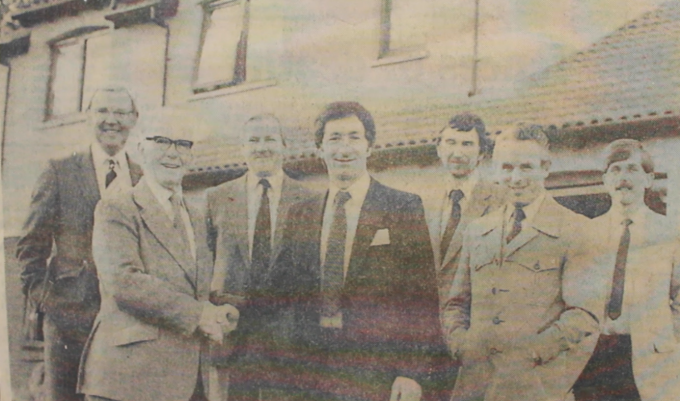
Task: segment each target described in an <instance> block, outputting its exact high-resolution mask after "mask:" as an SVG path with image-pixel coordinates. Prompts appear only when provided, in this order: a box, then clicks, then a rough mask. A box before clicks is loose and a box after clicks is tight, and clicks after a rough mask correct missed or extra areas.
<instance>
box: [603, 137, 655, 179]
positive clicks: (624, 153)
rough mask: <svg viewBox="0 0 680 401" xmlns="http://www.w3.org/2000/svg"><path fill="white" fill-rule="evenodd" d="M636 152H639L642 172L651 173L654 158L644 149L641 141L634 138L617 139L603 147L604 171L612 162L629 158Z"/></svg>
mask: <svg viewBox="0 0 680 401" xmlns="http://www.w3.org/2000/svg"><path fill="white" fill-rule="evenodd" d="M636 152H637V153H639V154H640V164H641V165H642V169H643V170H644V172H645V173H648V174H649V173H653V172H654V160H652V156H651V155H650V154H649V152H647V150H645V148H644V147H643V146H642V143H640V141H637V140H635V139H617V140H615V141H614V142H612V143H610V144H609V145H608V146H607V147H606V148H605V150H604V154H605V167H604V171H605V172H607V170H609V166H611V165H612V164H613V163H616V162H620V161H624V160H628V159H630V158H631V157H632V156H633V154H635V153H636Z"/></svg>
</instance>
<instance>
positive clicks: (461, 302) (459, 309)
mask: <svg viewBox="0 0 680 401" xmlns="http://www.w3.org/2000/svg"><path fill="white" fill-rule="evenodd" d="M471 288H472V287H471V282H470V240H469V235H468V233H467V232H466V234H465V238H464V240H463V249H462V251H461V258H460V262H459V265H458V271H457V272H456V275H455V276H454V279H453V284H452V285H451V289H450V290H449V293H448V295H447V297H446V299H445V300H444V308H443V310H442V327H443V331H444V338H445V339H446V343H447V345H448V347H449V351H450V352H451V354H452V355H456V354H457V353H458V351H459V350H460V347H461V345H462V343H463V341H464V338H465V334H466V333H467V330H468V328H469V327H470V305H471V302H472V290H471Z"/></svg>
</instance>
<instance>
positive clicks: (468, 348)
mask: <svg viewBox="0 0 680 401" xmlns="http://www.w3.org/2000/svg"><path fill="white" fill-rule="evenodd" d="M493 163H494V169H495V170H496V172H497V173H498V178H499V180H500V182H501V185H503V186H505V187H506V188H507V190H508V202H507V203H506V204H505V205H504V206H503V207H501V208H500V209H498V210H496V211H494V212H492V213H490V214H488V215H486V216H484V217H482V218H480V219H479V220H476V221H474V222H472V223H471V224H470V225H469V226H468V228H467V231H466V233H465V238H464V242H463V243H464V245H463V251H462V256H461V259H460V266H459V269H458V272H457V273H456V275H455V278H454V281H453V285H452V287H451V291H450V294H449V297H448V300H447V301H446V303H445V310H444V317H443V324H444V331H445V334H446V336H447V340H448V343H449V346H450V349H451V352H452V353H454V354H455V355H457V356H458V357H459V358H460V361H461V369H460V371H459V375H458V379H457V381H456V386H455V388H454V395H453V400H485V401H498V400H507V401H511V400H513V401H514V400H534V401H544V400H545V401H547V400H563V399H565V398H566V397H568V393H569V390H570V388H571V386H572V385H573V383H574V382H575V381H576V378H577V377H578V375H579V373H580V372H581V370H582V369H583V367H584V366H585V364H586V362H587V360H588V356H589V351H591V350H592V347H593V346H594V341H593V339H594V338H595V337H596V334H597V330H598V321H597V319H596V318H595V317H594V314H593V309H594V308H595V305H596V303H595V302H594V301H593V299H591V297H590V296H589V294H585V293H582V292H581V291H580V289H581V285H582V283H583V282H585V281H587V280H588V271H587V269H586V268H585V267H584V266H583V264H582V263H579V262H578V260H579V259H577V258H578V257H579V249H581V245H580V244H579V242H578V237H579V228H581V227H582V226H583V225H584V224H585V223H586V221H587V219H586V218H585V217H583V216H580V215H577V214H575V213H573V212H571V211H569V210H567V209H566V208H564V207H562V206H560V205H559V204H558V203H557V202H556V201H555V200H554V199H553V198H552V197H551V196H550V195H549V194H548V193H547V192H546V190H545V185H544V182H545V179H546V177H547V176H548V172H549V169H550V153H549V151H548V139H547V137H546V135H545V133H544V132H543V130H542V128H541V127H540V126H537V125H532V126H526V125H519V126H518V127H517V128H515V129H514V130H513V131H512V132H510V133H506V134H503V135H502V136H501V137H499V138H498V139H497V140H496V148H495V150H494V156H493Z"/></svg>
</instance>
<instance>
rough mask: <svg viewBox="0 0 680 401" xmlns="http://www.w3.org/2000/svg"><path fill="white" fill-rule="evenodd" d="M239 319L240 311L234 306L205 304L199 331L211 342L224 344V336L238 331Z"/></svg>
mask: <svg viewBox="0 0 680 401" xmlns="http://www.w3.org/2000/svg"><path fill="white" fill-rule="evenodd" d="M238 319H239V311H238V309H236V308H235V307H233V306H232V305H229V304H224V305H220V306H216V305H213V304H212V303H210V302H205V303H204V304H203V311H202V312H201V320H200V321H199V322H198V329H197V330H198V332H199V333H201V334H203V335H204V336H206V337H208V338H209V339H210V340H211V341H214V342H216V343H219V344H222V341H223V340H224V335H225V334H229V333H231V332H232V331H234V330H235V329H236V325H237V324H238Z"/></svg>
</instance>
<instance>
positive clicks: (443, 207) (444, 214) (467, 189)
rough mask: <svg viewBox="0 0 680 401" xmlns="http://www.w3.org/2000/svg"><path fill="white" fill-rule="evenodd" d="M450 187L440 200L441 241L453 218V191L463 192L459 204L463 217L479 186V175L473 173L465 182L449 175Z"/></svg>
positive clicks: (447, 187)
mask: <svg viewBox="0 0 680 401" xmlns="http://www.w3.org/2000/svg"><path fill="white" fill-rule="evenodd" d="M449 177H450V178H449V180H448V185H447V186H446V188H445V189H444V191H443V192H442V194H441V198H440V203H439V207H440V209H439V210H440V213H441V214H440V218H439V239H442V237H444V232H445V231H446V226H447V225H448V224H449V219H450V218H451V209H452V208H453V201H452V200H451V196H450V194H451V191H453V190H456V189H459V190H461V191H462V192H463V198H462V199H461V200H460V201H459V202H458V204H459V205H460V214H461V216H462V215H463V213H464V212H465V209H466V208H467V206H468V205H469V204H470V197H471V196H472V191H473V190H474V188H475V185H477V181H478V179H477V174H476V172H473V173H472V174H470V176H469V177H467V179H465V180H459V179H454V178H453V177H452V176H451V175H449Z"/></svg>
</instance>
